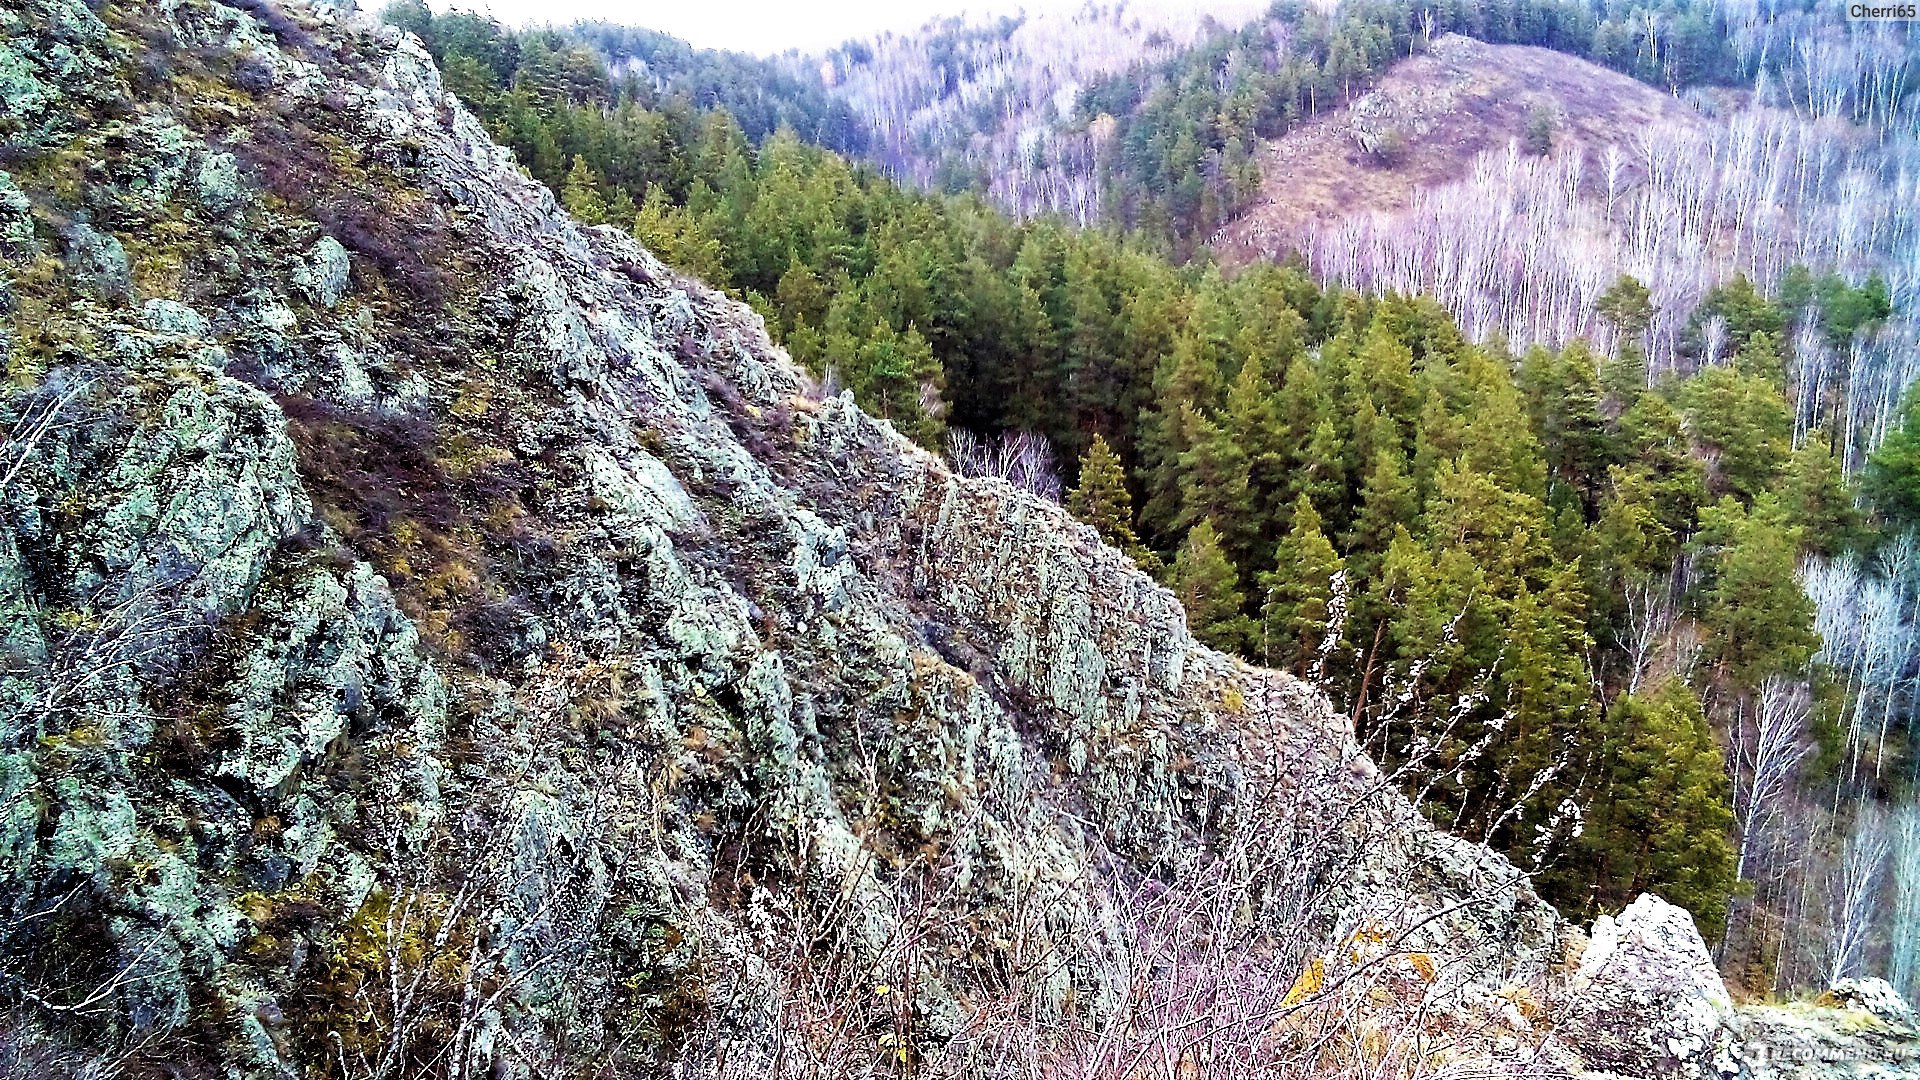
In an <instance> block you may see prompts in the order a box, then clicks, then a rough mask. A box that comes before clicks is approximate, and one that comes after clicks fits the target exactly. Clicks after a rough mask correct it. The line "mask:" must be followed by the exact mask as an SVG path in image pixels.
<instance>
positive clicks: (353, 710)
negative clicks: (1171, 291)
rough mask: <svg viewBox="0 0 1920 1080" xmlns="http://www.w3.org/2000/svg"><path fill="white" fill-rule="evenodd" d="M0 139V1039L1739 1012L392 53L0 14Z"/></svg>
mask: <svg viewBox="0 0 1920 1080" xmlns="http://www.w3.org/2000/svg"><path fill="white" fill-rule="evenodd" d="M242 7H244V8H245V9H246V10H242ZM0 138H4V140H5V142H4V148H3V149H4V154H5V157H4V162H5V165H6V172H5V173H4V174H0V259H4V264H3V265H4V267H5V271H6V279H5V280H6V284H5V287H4V289H0V308H3V309H4V310H5V311H7V312H8V313H9V315H10V319H9V320H8V322H7V323H6V324H5V328H4V330H0V333H4V334H5V335H6V337H5V339H4V342H0V343H3V344H4V346H5V349H6V355H7V374H8V380H9V381H8V385H7V389H6V391H5V397H4V406H3V410H4V417H0V419H4V422H5V423H6V424H7V425H8V426H9V431H10V434H9V437H8V439H7V441H6V443H5V445H4V456H3V457H0V477H4V489H3V490H0V610H4V612H5V616H4V625H3V627H0V630H3V631H4V636H3V637H0V649H4V665H5V666H4V670H3V671H0V709H4V714H5V718H6V722H5V724H4V727H0V735H4V743H0V857H3V858H4V867H5V869H4V873H5V875H6V878H5V881H6V885H5V888H4V891H0V899H4V904H3V905H0V977H3V979H4V986H3V988H0V992H4V995H5V1001H6V1002H7V1005H8V1012H7V1019H6V1023H5V1025H4V1030H3V1031H0V1063H4V1065H5V1068H4V1069H3V1070H0V1071H4V1072H6V1073H8V1074H11V1075H61V1074H72V1075H97V1073H88V1072H87V1071H86V1070H88V1069H100V1068H109V1067H111V1068H118V1069H121V1070H123V1071H124V1072H126V1073H128V1074H132V1075H149V1074H150V1075H173V1076H180V1075H228V1076H245V1077H270V1076H295V1075H314V1076H320V1075H329V1076H341V1075H344V1076H348V1077H361V1076H396V1077H397V1076H421V1075H443V1074H444V1075H459V1076H468V1075H488V1076H527V1077H534V1076H540V1077H545V1076H558V1075H576V1074H578V1075H587V1074H593V1075H622V1074H626V1073H633V1074H638V1075H652V1074H661V1075H666V1074H672V1075H682V1076H721V1075H725V1076H734V1075H740V1076H745V1075H767V1074H774V1075H796V1076H797V1075H854V1074H860V1073H880V1072H886V1073H888V1074H889V1075H893V1074H898V1073H901V1072H908V1073H914V1072H918V1073H921V1074H925V1075H941V1074H946V1075H1034V1074H1035V1073H1038V1072H1046V1071H1050V1070H1051V1071H1068V1070H1069V1069H1078V1070H1080V1072H1081V1074H1083V1075H1115V1076H1120V1075H1140V1074H1141V1073H1140V1070H1141V1069H1147V1070H1148V1071H1149V1072H1151V1071H1152V1070H1153V1069H1160V1065H1159V1064H1155V1065H1148V1064H1145V1063H1147V1062H1157V1063H1162V1064H1164V1065H1165V1068H1163V1069H1160V1072H1152V1074H1153V1075H1160V1074H1161V1072H1165V1073H1167V1074H1168V1075H1181V1076H1187V1075H1203V1074H1207V1073H1203V1072H1201V1071H1198V1070H1220V1069H1224V1068H1225V1067H1226V1064H1225V1063H1227V1062H1229V1061H1232V1062H1235V1063H1239V1064H1236V1065H1235V1067H1240V1065H1242V1064H1244V1065H1245V1069H1248V1070H1251V1069H1253V1068H1254V1067H1255V1066H1256V1065H1257V1066H1258V1067H1259V1068H1264V1069H1266V1072H1265V1073H1262V1074H1261V1075H1299V1074H1306V1073H1315V1072H1331V1071H1340V1070H1354V1071H1368V1070H1377V1069H1379V1068H1382V1067H1388V1068H1390V1069H1394V1070H1398V1071H1400V1072H1402V1073H1405V1074H1407V1075H1413V1074H1416V1073H1418V1074H1425V1073H1428V1072H1433V1073H1438V1072H1442V1071H1445V1070H1448V1069H1456V1070H1457V1069H1461V1068H1468V1067H1471V1068H1474V1069H1481V1070H1484V1069H1487V1068H1491V1069H1493V1070H1495V1071H1501V1072H1510V1073H1513V1074H1515V1075H1552V1074H1562V1073H1570V1072H1576V1071H1578V1070H1580V1069H1582V1068H1585V1067H1586V1066H1588V1065H1596V1066H1605V1067H1610V1068H1616V1069H1622V1070H1626V1071H1633V1072H1640V1073H1648V1074H1655V1073H1658V1074H1663V1075H1699V1074H1701V1072H1702V1070H1707V1069H1713V1068H1719V1067H1732V1066H1731V1065H1730V1064H1729V1063H1731V1062H1734V1061H1735V1060H1736V1059H1737V1058H1738V1057H1739V1055H1742V1054H1747V1055H1748V1056H1752V1053H1751V1052H1752V1051H1753V1050H1754V1048H1756V1047H1761V1046H1763V1045H1773V1044H1774V1043H1780V1042H1781V1040H1782V1039H1786V1038H1787V1036H1785V1035H1781V1034H1779V1033H1780V1032H1781V1031H1785V1030H1787V1029H1786V1028H1785V1027H1782V1026H1781V1025H1783V1024H1786V1023H1787V1021H1786V1020H1782V1019H1780V1018H1778V1017H1775V1016H1774V1015H1773V1014H1762V1013H1751V1014H1738V1013H1736V1012H1734V1011H1733V1010H1732V1009H1731V1007H1730V1006H1729V1005H1728V1004H1727V1003H1726V1001H1725V994H1724V991H1722V990H1721V989H1720V987H1719V984H1718V980H1717V978H1715V977H1714V976H1713V974H1712V968H1711V964H1710V962H1708V961H1707V960H1706V954H1705V949H1704V946H1702V945H1701V943H1700V941H1699V938H1698V935H1697V934H1696V933H1694V932H1693V929H1692V925H1691V921H1690V920H1689V919H1688V918H1687V917H1686V915H1685V913H1684V912H1678V911H1676V910H1674V909H1668V908H1665V907H1664V906H1663V905H1659V904H1658V902H1657V901H1653V900H1651V899H1649V900H1647V901H1645V902H1644V904H1643V905H1636V908H1635V909H1633V910H1630V911H1629V912H1628V913H1626V914H1625V915H1623V916H1622V918H1621V920H1620V922H1619V924H1618V925H1617V926H1615V925H1614V924H1612V923H1609V924H1607V925H1606V926H1605V927H1603V928H1602V929H1603V931H1604V932H1603V933H1602V934H1600V935H1599V936H1598V938H1597V940H1596V949H1595V950H1591V951H1589V953H1588V956H1587V959H1585V960H1583V959H1582V952H1581V951H1582V949H1583V948H1584V946H1585V938H1584V936H1583V935H1581V934H1580V933H1579V932H1578V931H1576V930H1573V929H1571V928H1569V927H1567V926H1565V925H1564V924H1563V923H1562V922H1561V921H1560V920H1559V918H1558V917H1557V916H1556V915H1555V914H1554V913H1553V912H1552V910H1551V909H1550V908H1548V907H1547V906H1546V905H1544V904H1542V903H1541V902H1540V901H1539V900H1538V899H1537V898H1536V897H1535V896H1534V895H1533V894H1532V892H1531V890H1530V889H1529V888H1528V887H1527V885H1526V883H1525V878H1524V875H1522V874H1521V873H1520V872H1518V871H1517V870H1515V869H1514V868H1513V867H1511V866H1509V865H1507V864H1506V863H1505V861H1504V860H1502V859H1500V858H1499V857H1497V856H1495V855H1493V854H1491V853H1489V852H1488V851H1486V850H1485V849H1483V848H1480V847H1479V846H1477V845H1474V844H1471V843H1469V842H1467V841H1464V840H1459V839H1455V838H1451V837H1447V836H1444V835H1440V834H1436V833H1433V832H1432V831H1431V830H1429V829H1428V828H1427V826H1426V825H1425V824H1424V823H1423V822H1422V821H1421V820H1420V819H1419V818H1418V817H1417V815H1416V814H1415V813H1414V812H1413V811H1412V810H1411V809H1410V808H1409V806H1408V805H1407V804H1406V803H1405V801H1404V800H1403V799H1402V798H1401V797H1400V796H1399V795H1397V794H1396V793H1395V792H1396V790H1397V789H1396V787H1395V785H1394V780H1393V778H1390V777H1384V776H1382V775H1380V774H1379V772H1378V770H1377V769H1375V767H1374V766H1373V765H1372V764H1371V763H1370V762H1369V761H1368V760H1367V758H1366V757H1365V756H1364V755H1363V754H1362V753H1361V752H1360V750H1359V748H1358V747H1356V746H1355V744H1354V741H1353V737H1352V732H1351V730H1350V727H1349V725H1348V724H1347V723H1346V722H1345V721H1344V720H1343V719H1342V718H1341V717H1339V716H1337V715H1335V714H1334V713H1333V712H1332V711H1331V709H1330V708H1329V707H1328V706H1327V704H1326V702H1325V701H1324V699H1322V698H1321V697H1320V696H1319V695H1318V693H1317V692H1315V691H1314V690H1313V688H1311V687H1310V686H1307V685H1305V684H1302V683H1300V682H1298V681H1296V680H1293V679H1291V678H1289V677H1287V676H1284V675H1280V674H1276V673H1273V672H1267V671H1260V670H1254V669H1250V668H1247V667H1245V666H1244V665H1241V664H1238V663H1237V662H1234V661H1232V660H1230V659H1228V658H1226V657H1223V656H1221V655H1219V654H1216V653H1212V652H1210V651H1208V650H1206V649H1203V648H1201V647H1199V646H1197V645H1196V644H1195V643H1194V642H1193V640H1192V639H1191V638H1190V637H1189V635H1188V633H1187V630H1186V628H1185V624H1184V621H1183V619H1182V616H1181V613H1180V611H1179V609H1178V606H1177V605H1176V604H1175V602H1174V601H1173V599H1172V598H1171V597H1170V596H1169V595H1168V594H1166V593H1165V592H1163V591H1162V590H1160V589H1159V588H1157V587H1156V586H1154V585H1153V584H1152V583H1151V581H1150V580H1149V579H1147V578H1146V577H1145V576H1144V575H1142V574H1140V573H1139V572H1138V571H1136V570H1135V569H1134V567H1133V566H1132V565H1131V563H1130V562H1128V561H1127V560H1126V559H1125V558H1124V557H1123V556H1121V555H1119V554H1117V553H1115V552H1113V551H1111V550H1108V549H1105V548H1103V547H1102V546H1101V545H1100V544H1099V542H1098V541H1097V539H1096V537H1095V536H1094V534H1093V533H1092V531H1091V530H1089V529H1087V528H1084V527H1082V526H1079V525H1077V524H1076V523H1074V522H1073V521H1071V520H1070V519H1069V518H1068V517H1066V515H1065V514H1064V513H1063V512H1062V511H1061V510H1060V509H1059V508H1057V507H1055V506H1052V505H1050V504H1047V503H1044V502H1041V501H1039V500H1036V499H1034V498H1031V497H1029V496H1026V495H1024V494H1022V493H1020V492H1016V491H1014V490H1013V489H1011V488H1009V487H1007V486H1005V485H1001V484H998V483H995V482H988V481H975V480H962V479H959V478H957V477H955V476H954V475H952V474H951V473H950V472H949V471H948V470H947V469H946V468H945V467H944V466H943V465H942V464H941V463H940V462H939V461H938V460H936V459H934V458H933V457H931V456H929V455H927V454H926V453H924V452H922V451H919V450H917V449H915V448H914V447H912V446H911V445H910V444H908V443H907V442H906V441H904V440H902V439H900V438H899V437H898V436H896V435H895V434H894V433H893V432H892V431H891V429H890V428H889V427H888V426H887V425H886V424H884V423H881V422H878V421H876V420H874V419H872V418H870V417H868V416H866V415H864V414H863V413H862V412H861V411H860V410H859V409H858V408H857V407H855V406H854V405H853V404H852V402H851V401H850V400H849V399H846V398H824V399H823V398H822V397H821V396H820V395H819V394H818V392H817V390H816V389H815V388H814V386H813V384H812V383H811V382H810V381H809V380H808V379H807V377H806V375H805V374H804V373H803V372H801V371H800V370H798V369H797V368H796V367H795V366H794V365H793V364H792V363H791V362H790V361H789V360H788V359H787V358H786V357H785V355H784V354H783V353H782V352H781V351H780V350H779V349H777V348H776V347H774V346H772V345H770V344H769V342H768V340H767V337H766V335H765V333H764V330H763V328H762V326H761V324H760V321H759V319H758V318H757V316H755V315H754V314H753V313H752V312H751V311H749V310H748V309H746V308H744V307H743V306H741V305H738V304H735V303H732V302H730V301H728V300H726V299H725V298H723V297H720V296H718V295H716V294H714V293H711V292H709V291H708V290H706V289H704V288H703V287H701V286H699V285H698V284H696V283H693V282H690V281H687V280H684V279H682V278H679V277H678V276H676V275H675V274H674V273H673V272H671V271H670V270H668V269H667V268H665V267H664V266H662V265H661V264H660V263H659V262H658V261H657V260H655V259H654V258H652V257H651V256H650V255H649V254H648V253H646V252H645V251H643V250H641V249H640V248H639V247H637V246H636V245H635V244H634V243H633V241H632V240H631V239H630V238H629V237H627V236H626V235H624V234H622V233H619V232H616V231H614V230H610V229H604V228H601V229H584V228H581V227H579V226H577V225H575V224H574V223H573V222H571V221H570V220H568V219H567V218H566V216H565V215H564V214H563V213H561V211H560V210H559V208H558V207H557V206H556V204H555V202H554V200H553V198H552V196H551V195H550V194H549V193H548V192H547V191H546V190H545V189H543V188H541V187H540V186H538V185H536V184H534V183H532V182H531V181H529V180H527V179H526V178H525V177H524V176H523V175H522V174H521V173H520V172H519V171H518V169H517V168H516V167H515V166H514V164H513V162H512V161H511V159H510V156H509V155H508V154H507V153H506V152H505V151H503V150H501V149H499V148H497V147H495V146H494V145H493V144H492V143H491V142H490V141H489V140H488V139H487V138H486V136H485V134H484V132H483V131H482V130H481V129H480V127H479V125H478V124H477V123H476V122H475V121H474V120H473V119H472V118H471V117H470V116H469V115H468V114H467V113H466V112H465V111H464V110H463V109H462V108H461V107H460V106H459V105H458V104H457V103H456V102H455V101H454V100H453V99H452V98H451V97H450V96H449V95H448V94H446V93H445V92H444V91H443V90H442V89H441V87H440V84H439V79H438V76H437V74H436V72H435V71H434V68H433V66H432V63H431V61H430V60H429V58H428V57H427V56H426V55H425V53H424V52H423V51H422V50H421V48H420V47H419V45H418V44H417V43H416V42H414V41H413V40H412V39H410V38H407V37H405V36H403V35H401V34H399V33H398V32H396V31H393V30H391V29H388V28H385V27H380V26H377V25H374V24H372V23H371V22H368V21H364V20H362V19H361V18H360V17H358V16H354V15H351V14H349V13H342V12H338V11H335V10H332V9H328V8H319V7H316V8H278V7H268V6H265V5H264V4H262V3H258V2H257V0H253V2H249V3H247V4H245V5H238V6H227V5H223V4H219V3H214V2H212V0H151V2H145V0H143V2H130V3H110V4H107V5H105V6H103V7H102V8H100V9H97V10H96V9H92V8H89V7H86V6H83V5H82V4H80V3H78V2H77V0H4V2H0ZM1602 943H1604V945H1605V948H1604V949H1600V948H1598V946H1599V945H1600V944H1602ZM1875 989H1876V988H1874V987H1871V986H1869V987H1866V988H1865V989H1864V990H1863V991H1861V994H1860V995H1856V997H1858V999H1859V1001H1860V1002H1862V1003H1864V1005H1865V1006H1867V1007H1864V1008H1855V1009H1853V1010H1852V1011H1849V1012H1841V1011H1828V1012H1820V1011H1817V1010H1816V1011H1810V1012H1808V1013H1806V1014H1805V1015H1804V1016H1800V1015H1798V1014H1796V1016H1795V1017H1794V1018H1793V1023H1797V1024H1801V1025H1802V1027H1804V1029H1805V1031H1806V1032H1807V1033H1809V1034H1806V1035H1805V1038H1806V1039H1808V1040H1812V1041H1811V1042H1810V1043H1809V1044H1808V1045H1814V1046H1817V1047H1829V1048H1830V1047H1841V1048H1842V1049H1840V1050H1832V1051H1831V1052H1828V1050H1819V1051H1818V1052H1817V1053H1814V1056H1815V1057H1816V1058H1820V1059H1821V1060H1823V1061H1824V1060H1825V1059H1827V1058H1833V1057H1836V1056H1841V1055H1843V1053H1854V1052H1855V1049H1848V1048H1856V1049H1857V1047H1860V1046H1867V1047H1868V1049H1865V1050H1858V1052H1857V1053H1856V1056H1858V1057H1860V1058H1861V1060H1862V1061H1866V1062H1868V1063H1869V1066H1871V1065H1872V1063H1874V1062H1881V1061H1887V1060H1894V1059H1895V1058H1896V1057H1897V1054H1898V1052H1899V1050H1900V1049H1901V1048H1902V1047H1905V1046H1910V1045H1911V1043H1906V1042H1902V1041H1901V1039H1902V1038H1904V1037H1905V1036H1902V1035H1901V1034H1900V1032H1901V1030H1902V1028H1901V1025H1902V1024H1907V1023H1909V1020H1910V1018H1903V1017H1902V1016H1900V1015H1898V1014H1897V1010H1896V1009H1895V1008H1894V1006H1893V1005H1892V1004H1890V1003H1888V1002H1885V1001H1881V1000H1879V999H1878V998H1875V997H1874V996H1873V994H1874V991H1875ZM1862 995H1864V996H1862ZM1676 1003H1679V1004H1676ZM1839 1004H1844V1003H1839V1002H1837V1003H1836V1005H1839ZM1874 1010H1877V1013H1876V1012H1875V1011H1874ZM1876 1015H1878V1016H1879V1017H1880V1018H1878V1019H1876ZM1674 1017H1682V1018H1683V1019H1684V1022H1682V1023H1677V1024H1676V1023H1675V1022H1674V1019H1673V1018H1674ZM1842 1021H1844V1022H1845V1023H1847V1024H1852V1025H1854V1026H1855V1027H1854V1028H1852V1029H1847V1030H1849V1031H1856V1033H1855V1034H1846V1035H1843V1034H1840V1033H1839V1032H1840V1030H1841V1029H1840V1028H1838V1027H1836V1026H1835V1025H1836V1024H1838V1023H1840V1022H1842ZM1856 1029H1857V1030H1856ZM1794 1030H1795V1031H1799V1030H1800V1029H1799V1028H1795V1029H1794ZM1196 1031H1201V1032H1205V1033H1206V1038H1205V1039H1196V1038H1195V1037H1193V1033H1194V1032H1196ZM1857 1032H1866V1033H1867V1034H1866V1035H1860V1034H1858V1033H1857ZM1794 1037H1795V1038H1798V1037H1799V1036H1797V1035H1796V1036H1794ZM1869 1037H1871V1039H1875V1040H1879V1041H1877V1042H1872V1043H1871V1045H1870V1046H1869V1044H1868V1043H1866V1042H1862V1041H1861V1040H1863V1039H1868V1038H1869ZM1769 1039H1771V1040H1773V1042H1771V1043H1769V1042H1767V1040H1769ZM1821 1040H1827V1041H1825V1042H1822V1041H1821ZM1783 1045H1784V1044H1783ZM1823 1055H1824V1056H1823ZM1383 1063H1386V1064H1385V1065H1383ZM1847 1068H1851V1066H1847ZM1102 1069H1104V1070H1105V1071H1101V1070H1102ZM1244 1074H1246V1075H1254V1074H1255V1073H1253V1072H1244ZM1231 1075H1242V1073H1232V1074H1231ZM1887 1075H1895V1074H1887Z"/></svg>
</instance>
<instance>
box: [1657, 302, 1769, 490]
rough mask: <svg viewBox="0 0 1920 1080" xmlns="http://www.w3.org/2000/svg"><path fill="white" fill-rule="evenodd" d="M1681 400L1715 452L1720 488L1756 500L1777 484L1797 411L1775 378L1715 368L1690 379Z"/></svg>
mask: <svg viewBox="0 0 1920 1080" xmlns="http://www.w3.org/2000/svg"><path fill="white" fill-rule="evenodd" d="M1755 336H1756V337H1762V338H1764V336H1765V335H1763V334H1762V335H1755ZM1681 402H1682V404H1683V405H1684V406H1685V408H1686V416H1687V426H1688V428H1689V429H1691V431H1692V433H1693V437H1694V440H1695V441H1696V442H1697V443H1699V444H1700V445H1701V446H1702V448H1703V449H1705V450H1706V451H1707V452H1708V454H1710V455H1711V457H1712V460H1713V463H1714V468H1713V475H1712V477H1711V481H1712V487H1713V490H1714V491H1715V492H1716V493H1722V492H1730V493H1732V494H1734V495H1737V496H1739V497H1740V498H1741V499H1742V500H1743V501H1744V500H1751V499H1752V498H1753V497H1754V496H1755V495H1757V494H1759V493H1760V492H1762V491H1764V490H1766V489H1767V487H1768V486H1770V485H1771V484H1772V482H1773V477H1774V474H1775V472H1777V471H1778V470H1779V468H1780V463H1781V462H1782V461H1784V460H1786V457H1787V454H1788V447H1789V440H1790V438H1791V436H1792V434H1793V418H1792V414H1791V413H1789V412H1788V410H1787V402H1786V399H1785V398H1784V397H1782V396H1781V393H1780V389H1779V386H1778V385H1777V384H1776V383H1774V382H1773V381H1771V380H1769V379H1767V378H1765V377H1762V376H1759V375H1747V374H1742V373H1739V372H1736V371H1733V370H1731V369H1728V368H1723V367H1722V368H1710V369H1708V370H1706V371H1703V372H1701V373H1700V374H1698V375H1696V376H1694V377H1693V378H1692V379H1691V380H1689V381H1688V382H1687V384H1686V385H1685V386H1684V387H1683V388H1682V390H1681Z"/></svg>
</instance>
